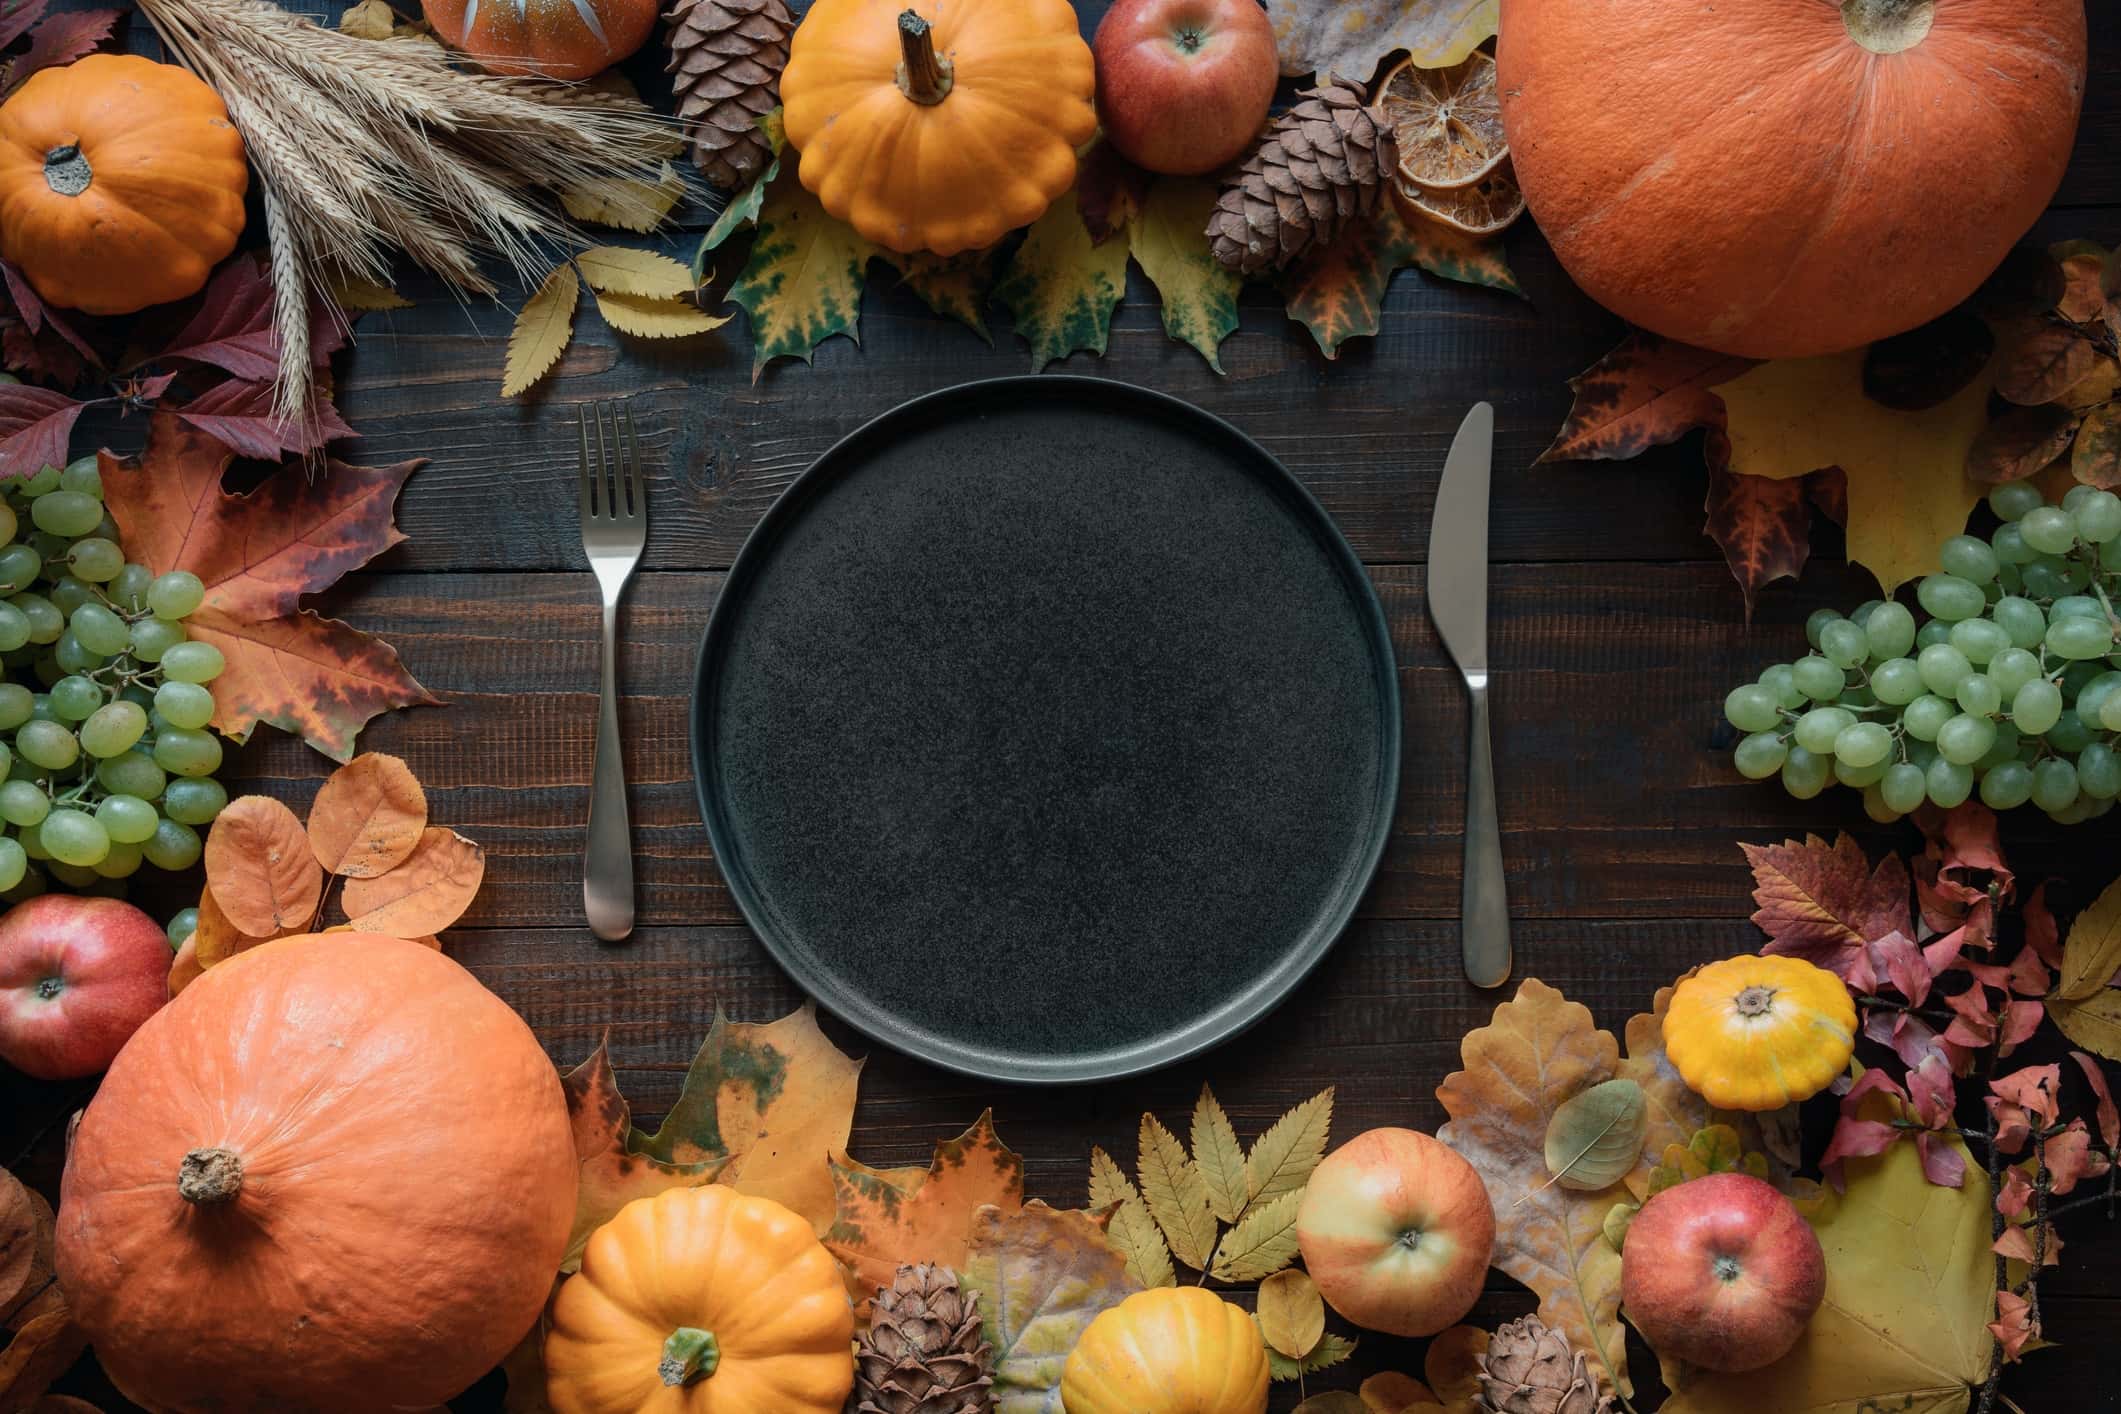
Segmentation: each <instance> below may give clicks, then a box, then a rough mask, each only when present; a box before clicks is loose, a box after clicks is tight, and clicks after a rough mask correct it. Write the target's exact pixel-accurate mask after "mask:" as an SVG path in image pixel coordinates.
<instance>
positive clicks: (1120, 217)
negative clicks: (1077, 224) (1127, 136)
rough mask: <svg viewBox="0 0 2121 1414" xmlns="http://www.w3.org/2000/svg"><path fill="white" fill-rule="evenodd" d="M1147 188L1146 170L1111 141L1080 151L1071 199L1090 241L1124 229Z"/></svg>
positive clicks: (1100, 241) (1100, 242)
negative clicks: (1080, 169)
mask: <svg viewBox="0 0 2121 1414" xmlns="http://www.w3.org/2000/svg"><path fill="white" fill-rule="evenodd" d="M1148 191H1149V174H1148V173H1147V172H1144V171H1143V170H1142V169H1141V168H1139V167H1137V166H1135V165H1134V164H1133V163H1132V162H1129V161H1128V160H1127V159H1126V158H1124V157H1122V156H1120V155H1119V151H1118V149H1116V148H1114V147H1113V146H1112V144H1111V143H1109V142H1100V143H1098V144H1097V145H1096V146H1095V147H1093V148H1091V149H1090V150H1089V151H1088V152H1087V153H1085V154H1083V164H1082V171H1081V173H1080V174H1079V175H1078V177H1077V179H1076V184H1075V200H1076V206H1077V208H1078V209H1079V210H1080V211H1081V212H1082V215H1083V229H1085V230H1087V231H1088V232H1089V233H1090V240H1091V242H1092V243H1093V244H1096V245H1103V244H1104V243H1105V242H1106V241H1108V240H1110V239H1112V237H1114V236H1116V235H1118V234H1119V233H1120V232H1121V231H1122V230H1124V229H1126V225H1127V223H1128V222H1129V221H1131V220H1133V219H1134V217H1135V214H1136V213H1137V212H1139V211H1140V210H1141V205H1142V198H1143V197H1144V196H1146V195H1147V194H1148Z"/></svg>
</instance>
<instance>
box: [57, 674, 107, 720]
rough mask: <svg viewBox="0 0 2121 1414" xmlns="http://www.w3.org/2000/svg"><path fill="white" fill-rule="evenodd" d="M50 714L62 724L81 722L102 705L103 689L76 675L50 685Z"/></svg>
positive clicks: (95, 683) (94, 682)
mask: <svg viewBox="0 0 2121 1414" xmlns="http://www.w3.org/2000/svg"><path fill="white" fill-rule="evenodd" d="M51 699H52V713H53V715H55V716H56V717H58V719H59V720H60V721H62V722H81V721H86V720H87V719H88V715H89V714H90V713H91V712H93V711H95V710H96V709H97V708H98V707H101V706H102V705H103V688H102V687H101V685H99V684H98V683H97V682H96V680H95V679H94V678H85V677H82V676H80V675H79V674H78V673H77V674H75V675H74V676H72V677H64V678H61V679H59V680H58V681H57V682H55V683H53V684H52V690H51Z"/></svg>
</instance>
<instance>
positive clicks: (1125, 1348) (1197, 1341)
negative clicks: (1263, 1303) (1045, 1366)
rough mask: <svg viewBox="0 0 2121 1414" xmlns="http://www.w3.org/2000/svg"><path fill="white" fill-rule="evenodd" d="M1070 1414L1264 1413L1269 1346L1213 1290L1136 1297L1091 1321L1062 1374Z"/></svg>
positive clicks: (1157, 1290)
mask: <svg viewBox="0 0 2121 1414" xmlns="http://www.w3.org/2000/svg"><path fill="white" fill-rule="evenodd" d="M1061 1404H1062V1407H1064V1408H1065V1409H1066V1410H1067V1411H1068V1414H1261V1411H1263V1410H1264V1409H1265V1408H1266V1407H1267V1348H1266V1346H1265V1345H1264V1344H1262V1343H1261V1341H1260V1338H1259V1327H1258V1326H1255V1325H1254V1324H1252V1318H1251V1317H1250V1316H1247V1315H1246V1314H1245V1313H1244V1312H1243V1311H1241V1310H1239V1309H1238V1308H1237V1307H1235V1306H1232V1305H1231V1304H1230V1303H1229V1302H1227V1301H1225V1300H1223V1299H1222V1298H1221V1297H1219V1296H1217V1295H1216V1294H1215V1293H1213V1292H1212V1291H1203V1290H1201V1289H1200V1288H1199V1287H1197V1286H1179V1287H1172V1286H1161V1287H1153V1288H1151V1289H1150V1290H1148V1291H1141V1292H1136V1293H1135V1294H1134V1295H1132V1296H1130V1297H1128V1298H1127V1299H1126V1300H1125V1301H1122V1302H1120V1303H1119V1305H1117V1306H1114V1307H1113V1308H1112V1309H1111V1310H1109V1311H1106V1312H1103V1313H1102V1314H1100V1315H1099V1316H1098V1318H1097V1319H1096V1320H1094V1321H1092V1322H1091V1323H1090V1326H1089V1329H1087V1330H1085V1331H1084V1332H1083V1334H1082V1339H1080V1340H1078V1341H1077V1342H1076V1343H1075V1351H1074V1353H1073V1354H1071V1355H1069V1357H1068V1363H1067V1365H1066V1367H1065V1368H1064V1369H1063V1370H1062V1372H1061Z"/></svg>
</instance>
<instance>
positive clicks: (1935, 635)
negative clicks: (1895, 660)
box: [1915, 619, 1952, 649]
mask: <svg viewBox="0 0 2121 1414" xmlns="http://www.w3.org/2000/svg"><path fill="white" fill-rule="evenodd" d="M1951 637H1952V626H1951V625H1950V624H1948V623H1945V622H1944V621H1943V620H1941V619H1931V620H1930V621H1929V622H1928V623H1926V624H1924V625H1923V626H1922V627H1921V628H1918V629H1916V630H1915V647H1916V648H1918V649H1921V648H1927V647H1929V646H1930V645H1931V644H1933V643H1948V642H1950V641H1951Z"/></svg>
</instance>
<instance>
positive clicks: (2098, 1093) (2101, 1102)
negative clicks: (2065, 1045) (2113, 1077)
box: [2069, 1051, 2121, 1150]
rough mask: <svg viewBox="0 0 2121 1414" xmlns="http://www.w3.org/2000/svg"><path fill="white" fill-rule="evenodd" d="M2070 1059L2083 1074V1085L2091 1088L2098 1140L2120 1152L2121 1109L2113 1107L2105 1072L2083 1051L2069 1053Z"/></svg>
mask: <svg viewBox="0 0 2121 1414" xmlns="http://www.w3.org/2000/svg"><path fill="white" fill-rule="evenodd" d="M2069 1054H2070V1059H2071V1060H2074V1061H2075V1062H2076V1063H2077V1068H2078V1069H2080V1070H2082V1071H2083V1072H2084V1080H2085V1083H2086V1084H2088V1085H2090V1086H2091V1087H2092V1098H2093V1100H2095V1101H2097V1109H2096V1111H2095V1113H2096V1115H2097V1117H2098V1120H2099V1138H2100V1139H2101V1140H2102V1141H2103V1142H2104V1143H2105V1145H2106V1147H2107V1148H2108V1149H2109V1150H2121V1109H2117V1108H2116V1107H2115V1105H2114V1092H2113V1089H2112V1087H2110V1086H2109V1085H2108V1084H2107V1083H2106V1072H2105V1071H2104V1070H2101V1069H2100V1068H2099V1060H2098V1057H2096V1056H2090V1055H2086V1054H2085V1053H2084V1052H2083V1051H2071V1052H2070V1053H2069Z"/></svg>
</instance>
